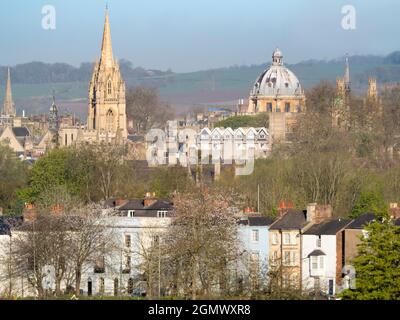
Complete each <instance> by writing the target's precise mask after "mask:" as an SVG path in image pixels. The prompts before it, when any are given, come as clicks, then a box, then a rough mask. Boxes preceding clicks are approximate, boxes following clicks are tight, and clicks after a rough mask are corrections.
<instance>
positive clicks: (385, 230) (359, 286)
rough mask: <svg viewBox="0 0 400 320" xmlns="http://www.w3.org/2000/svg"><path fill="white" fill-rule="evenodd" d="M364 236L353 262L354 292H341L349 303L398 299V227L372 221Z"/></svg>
mask: <svg viewBox="0 0 400 320" xmlns="http://www.w3.org/2000/svg"><path fill="white" fill-rule="evenodd" d="M365 229H366V231H367V236H366V237H363V238H362V242H361V243H360V245H359V255H358V256H357V257H356V258H355V259H354V260H353V266H354V267H355V269H356V283H355V285H356V288H355V289H347V290H345V291H343V293H342V295H341V296H342V298H343V299H348V300H399V299H400V227H398V226H395V225H394V224H393V222H392V221H390V220H387V219H386V220H384V221H383V222H382V223H381V222H378V221H375V222H373V223H371V224H369V225H368V226H367V227H366V228H365Z"/></svg>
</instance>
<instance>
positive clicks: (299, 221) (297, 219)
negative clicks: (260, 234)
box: [269, 209, 308, 230]
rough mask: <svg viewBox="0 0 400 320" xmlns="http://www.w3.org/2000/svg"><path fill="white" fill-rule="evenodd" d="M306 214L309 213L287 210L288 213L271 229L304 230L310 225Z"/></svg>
mask: <svg viewBox="0 0 400 320" xmlns="http://www.w3.org/2000/svg"><path fill="white" fill-rule="evenodd" d="M306 213H307V211H305V210H295V209H287V213H286V214H284V215H283V217H282V218H279V219H278V220H276V221H275V222H274V223H273V224H272V225H271V227H270V228H269V229H270V230H280V229H289V230H293V229H302V228H303V227H304V226H305V225H306V224H307V223H308V222H307V219H306Z"/></svg>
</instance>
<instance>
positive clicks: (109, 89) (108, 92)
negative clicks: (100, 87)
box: [107, 80, 112, 95]
mask: <svg viewBox="0 0 400 320" xmlns="http://www.w3.org/2000/svg"><path fill="white" fill-rule="evenodd" d="M111 89H112V86H111V80H108V83H107V94H108V95H111V93H112V90H111Z"/></svg>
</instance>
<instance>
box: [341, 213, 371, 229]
mask: <svg viewBox="0 0 400 320" xmlns="http://www.w3.org/2000/svg"><path fill="white" fill-rule="evenodd" d="M375 219H376V217H375V215H374V214H373V213H364V214H362V215H361V216H359V217H358V218H357V219H355V220H354V221H353V222H352V223H350V224H349V225H348V226H347V227H346V229H363V228H364V227H365V226H366V225H367V224H369V223H370V222H372V221H373V220H375Z"/></svg>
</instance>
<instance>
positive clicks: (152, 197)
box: [143, 192, 157, 207]
mask: <svg viewBox="0 0 400 320" xmlns="http://www.w3.org/2000/svg"><path fill="white" fill-rule="evenodd" d="M143 202H144V203H143V204H144V206H145V207H148V206H151V205H152V204H153V203H155V202H157V199H156V193H155V192H146V196H145V198H144V201H143Z"/></svg>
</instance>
